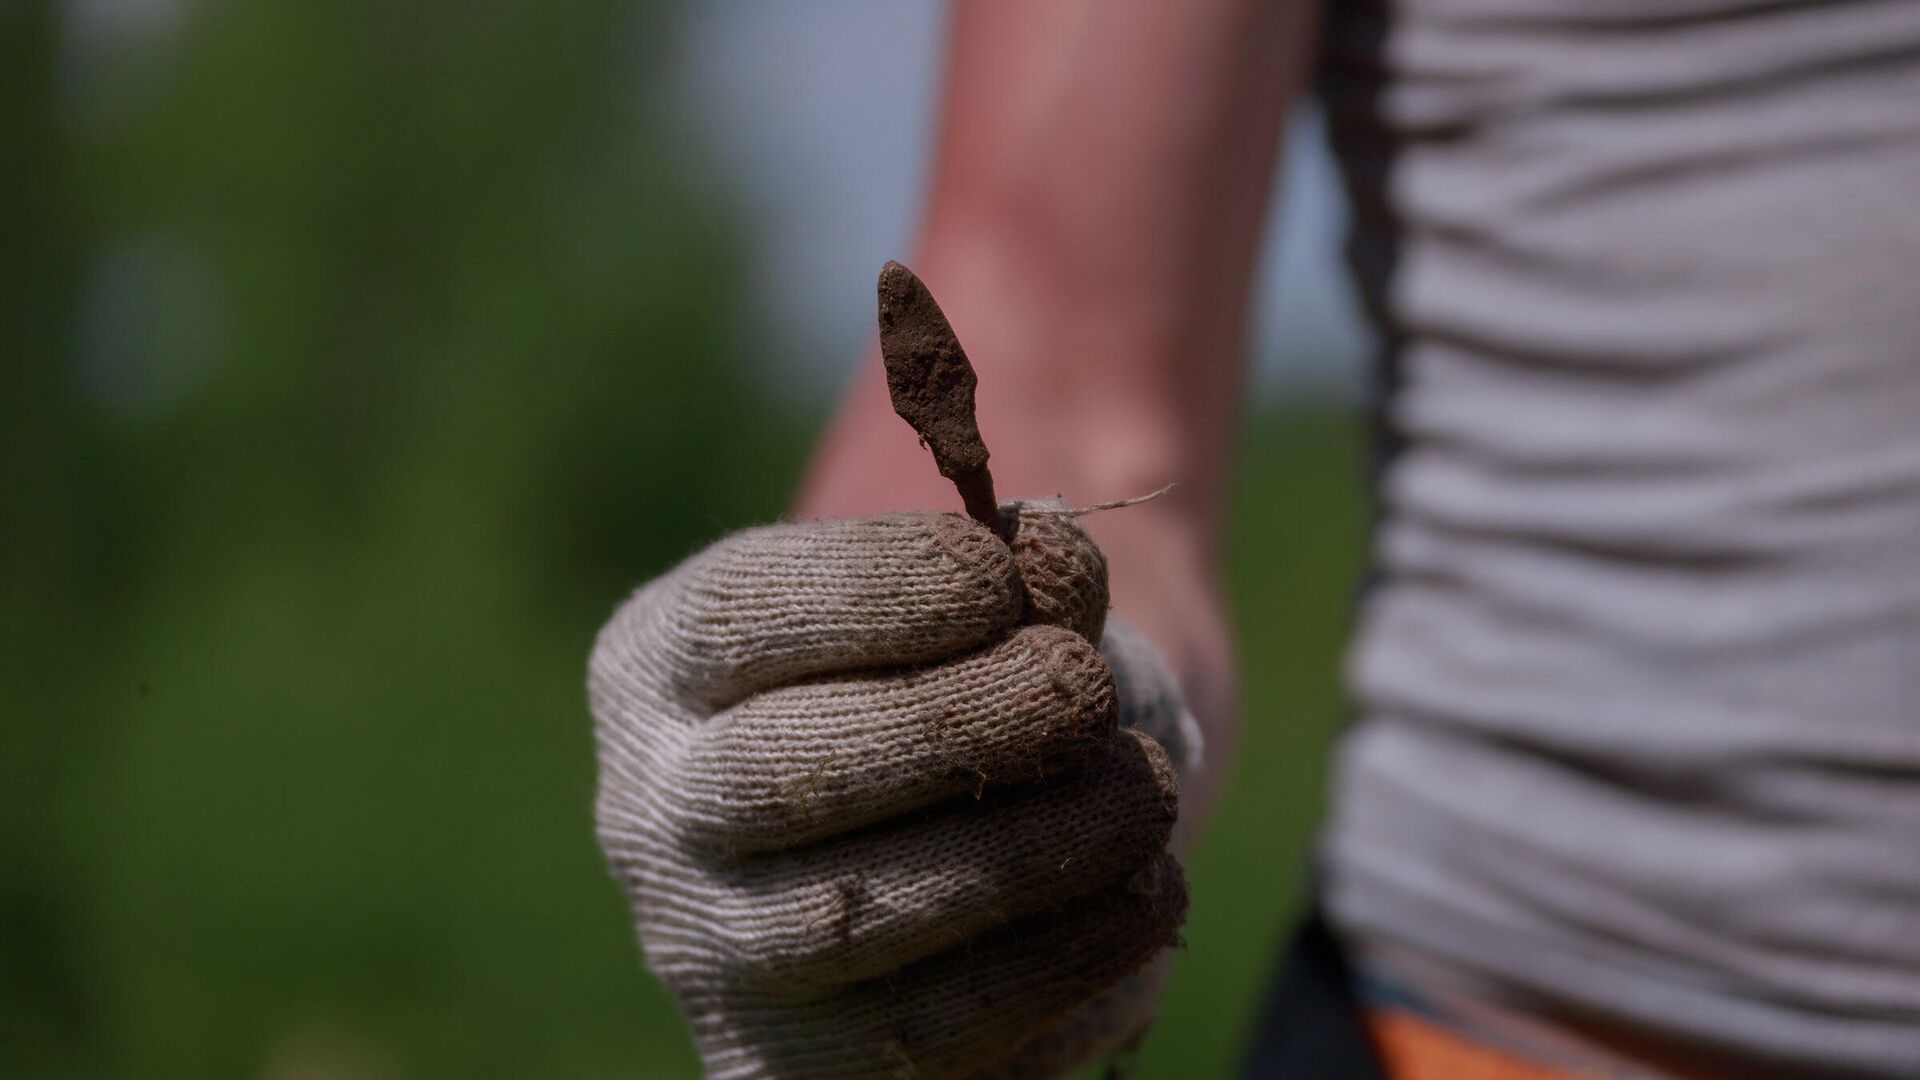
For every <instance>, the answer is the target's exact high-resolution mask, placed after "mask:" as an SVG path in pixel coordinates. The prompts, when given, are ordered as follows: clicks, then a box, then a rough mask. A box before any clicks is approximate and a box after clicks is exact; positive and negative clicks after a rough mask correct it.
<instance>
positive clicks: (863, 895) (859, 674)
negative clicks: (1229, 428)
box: [589, 513, 1197, 1078]
mask: <svg viewBox="0 0 1920 1080" xmlns="http://www.w3.org/2000/svg"><path fill="white" fill-rule="evenodd" d="M1105 616H1106V566H1105V561H1104V559H1103V558H1102V557H1101V555H1100V553H1099V551H1098V549H1096V548H1095V547H1094V546H1093V544H1092V542H1091V541H1090V540H1088V539H1087V537H1086V535H1085V534H1084V533H1082V532H1081V531H1080V530H1079V529H1078V528H1077V527H1076V526H1074V525H1072V524H1071V523H1069V522H1068V521H1067V520H1065V519H1062V518H1044V517H1030V518H1026V519H1024V520H1022V522H1021V524H1020V527H1019V530H1018V532H1017V533H1016V535H1015V538H1014V541H1013V543H1012V545H1011V547H1010V546H1009V545H1008V544H1007V543H1004V542H1002V541H1001V539H1000V538H999V537H997V536H995V535H994V534H993V533H992V532H990V531H989V530H987V529H985V528H983V527H981V526H979V525H977V524H975V523H973V522H971V521H969V520H967V519H965V518H960V517H957V516H954V515H949V514H932V513H912V514H895V515H888V516H883V517H876V518H864V519H852V520H838V521H825V522H817V523H808V524H790V525H775V526H769V527H765V528H759V529H751V530H748V531H746V532H742V533H738V534H735V535H733V536H731V537H728V538H726V539H724V540H722V541H721V542H719V543H718V544H715V545H714V546H713V547H711V548H709V549H707V550H706V551H704V552H702V553H700V554H698V555H696V556H694V557H693V558H691V559H689V560H687V561H686V562H684V563H682V564H681V565H680V566H678V567H676V568H675V569H674V570H673V571H671V572H669V573H668V574H667V575H665V576H664V577H662V578H660V579H658V580H656V581H654V582H652V583H650V584H648V585H646V586H645V587H643V588H642V589H641V590H640V591H639V592H637V593H636V594H635V595H634V596H633V597H632V598H631V599H630V600H628V601H627V603H626V604H625V605H624V606H623V607H622V608H621V609H620V610H619V611H618V612H617V613H616V614H615V616H614V618H613V620H612V621H611V622H609V623H608V624H607V626H606V627H605V628H604V629H603V630H602V631H601V634H600V639H599V642H598V644H597V646H596V648H595V650H594V654H593V659H592V664H591V671H590V676H589V689H590V696H591V700H592V705H593V711H594V715H595V718H596V721H597V724H596V732H597V737H598V743H599V754H600V788H599V798H598V804H597V820H598V830H599V835H600V842H601V845H602V846H603V848H604V849H605V851H606V854H607V858H608V861H609V863H610V864H611V866H612V868H613V870H614V873H615V875H616V876H617V877H618V878H619V880H620V881H621V883H622V884H623V885H624V886H625V888H626V890H627V893H628V895H629V897H630V899H631V901H632V905H633V911H634V917H635V921H636V923H637V925H638V929H639V934H640V939H641V942H642V945H643V946H644V950H645V953H646V957H647V963H648V966H649V967H651V968H652V969H653V971H654V972H655V974H656V975H658V976H659V978H660V979H661V981H662V982H663V983H665V984H666V985H667V987H668V988H669V989H670V990H671V991H672V992H673V993H674V995H675V997H676V998H677V999H678V1000H679V1002H680V1005H681V1008H682V1009H683V1011H684V1012H685V1013H686V1016H687V1019H688V1022H689V1024H690V1025H691V1026H692V1029H693V1034H694V1039H695V1042H696V1044H697V1045H698V1047H699V1050H700V1053H701V1055H702V1057H703V1058H704V1060H705V1062H706V1066H707V1070H708V1073H709V1075H710V1076H713V1077H716V1078H728V1077H762V1076H781V1077H898V1076H907V1077H928V1078H931V1077H949V1076H967V1075H971V1074H975V1073H979V1072H981V1071H982V1070H985V1069H988V1068H989V1067H993V1068H996V1069H998V1070H1000V1071H1001V1072H1002V1073H1003V1074H1016V1075H1048V1074H1050V1073H1057V1072H1058V1071H1060V1070H1063V1069H1065V1068H1068V1067H1070V1066H1071V1065H1073V1064H1075V1063H1077V1062H1079V1061H1081V1060H1084V1059H1085V1058H1086V1057H1087V1056H1088V1055H1091V1054H1094V1053H1097V1052H1100V1051H1102V1050H1104V1049H1107V1048H1109V1047H1110V1046H1112V1045H1115V1044H1116V1043H1117V1042H1124V1041H1126V1040H1127V1039H1128V1038H1131V1037H1133V1036H1134V1035H1135V1034H1137V1029H1138V1028H1139V1027H1140V1025H1141V1024H1142V1023H1143V1022H1144V1017H1145V1013H1144V1011H1143V1009H1142V1008H1140V1007H1137V1005H1127V1006H1126V1007H1124V1008H1123V1007H1121V1006H1120V1005H1116V1004H1115V1002H1116V1000H1119V998H1120V997H1125V999H1126V1001H1129V1002H1135V1001H1145V1000H1147V999H1149V998H1150V993H1149V994H1146V995H1144V996H1143V994H1142V992H1140V991H1139V989H1138V987H1136V988H1135V991H1134V993H1133V994H1132V995H1131V996H1126V995H1118V996H1116V995H1112V994H1107V993H1106V992H1108V991H1110V990H1111V989H1112V988H1114V987H1115V986H1116V985H1117V984H1120V983H1122V981H1123V980H1127V979H1128V978H1129V976H1132V975H1134V974H1135V973H1136V972H1138V971H1140V969H1141V968H1142V966H1143V965H1145V964H1146V963H1147V962H1148V961H1149V960H1150V959H1152V958H1153V957H1154V955H1155V954H1156V953H1158V952H1160V951H1161V950H1162V949H1163V948H1164V947H1165V946H1167V945H1168V944H1169V943H1170V942H1172V941H1173V939H1174V936H1175V934H1176V933H1177V931H1178V929H1179V926H1180V923H1181V921H1182V920H1183V919H1184V917H1185V913H1186V890H1185V886H1184V884H1183V883H1182V880H1181V877H1180V872H1179V868H1178V866H1177V865H1176V864H1175V863H1174V862H1173V860H1172V858H1171V857H1170V856H1168V855H1167V854H1166V850H1165V848H1166V842H1167V837H1168V834H1169V832H1170V831H1171V828H1172V825H1173V819H1174V814H1175V810H1176V801H1177V796H1176V787H1175V780H1174V769H1173V765H1172V763H1171V762H1170V760H1169V758H1168V755H1167V753H1166V752H1165V751H1164V750H1162V748H1161V747H1160V745H1159V744H1158V743H1157V742H1155V741H1154V740H1153V739H1151V738H1148V737H1145V736H1143V735H1140V734H1138V733H1136V732H1132V731H1122V730H1120V729H1119V727H1118V723H1117V721H1118V719H1119V717H1120V716H1121V714H1123V713H1128V712H1131V713H1133V714H1136V716H1137V717H1138V718H1141V719H1143V720H1145V721H1146V722H1148V723H1149V724H1151V725H1154V726H1156V727H1157V728H1158V729H1159V730H1161V731H1163V732H1164V733H1166V734H1167V735H1168V737H1169V738H1170V740H1172V741H1174V742H1176V743H1181V745H1180V746H1179V748H1178V752H1179V753H1180V754H1181V755H1191V754H1193V753H1197V744H1196V743H1193V742H1191V741H1190V740H1185V741H1183V739H1182V738H1176V737H1175V733H1178V732H1180V731H1181V730H1182V729H1181V725H1180V724H1179V723H1178V716H1179V715H1180V713H1181V712H1182V710H1181V708H1180V706H1179V704H1178V694H1177V690H1175V689H1174V688H1173V683H1172V681H1171V680H1170V679H1169V678H1167V677H1166V676H1165V674H1164V670H1163V669H1160V668H1159V667H1158V666H1157V664H1155V663H1153V662H1152V656H1151V650H1150V649H1147V647H1146V646H1145V644H1144V643H1143V642H1140V641H1139V639H1138V638H1137V637H1136V638H1133V639H1131V644H1128V643H1126V642H1125V641H1124V640H1123V642H1122V644H1121V646H1120V648H1119V649H1118V650H1117V651H1116V653H1115V655H1116V656H1117V657H1120V658H1122V662H1121V671H1120V677H1121V679H1122V680H1123V682H1124V684H1125V689H1127V690H1128V691H1129V693H1127V694H1126V700H1124V701H1123V700H1121V695H1120V694H1119V693H1117V691H1116V686H1115V683H1116V678H1115V675H1114V674H1113V673H1110V672H1109V670H1108V666H1107V664H1106V663H1105V662H1103V660H1102V659H1101V656H1100V654H1099V652H1098V651H1096V649H1095V648H1094V646H1093V644H1092V641H1094V640H1098V639H1099V637H1100V634H1101V630H1102V627H1103V624H1104V622H1105ZM1120 636H1121V637H1122V638H1124V635H1120ZM1110 647H1112V643H1110ZM1187 730H1189V731H1190V722H1189V724H1188V727H1187Z"/></svg>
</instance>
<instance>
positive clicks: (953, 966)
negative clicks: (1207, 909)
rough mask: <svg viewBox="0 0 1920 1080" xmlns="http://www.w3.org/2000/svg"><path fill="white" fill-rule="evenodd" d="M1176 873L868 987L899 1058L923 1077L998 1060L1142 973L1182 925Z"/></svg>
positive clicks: (1152, 870) (1141, 880) (1165, 869)
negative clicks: (882, 1011)
mask: <svg viewBox="0 0 1920 1080" xmlns="http://www.w3.org/2000/svg"><path fill="white" fill-rule="evenodd" d="M1186 911H1187V889H1186V883H1185V882H1184V881H1183V880H1182V878H1181V874H1180V867H1179V864H1178V863H1176V862H1174V860H1173V857H1172V856H1170V855H1166V854H1161V855H1159V856H1157V857H1155V858H1154V859H1153V860H1151V861H1150V862H1148V863H1147V864H1146V865H1145V866H1144V867H1142V868H1141V869H1140V870H1139V871H1138V872H1136V873H1135V874H1134V875H1133V876H1132V877H1131V878H1130V879H1129V880H1128V881H1126V882H1125V883H1123V884H1121V885H1119V886H1116V887H1113V888H1109V889H1107V890H1103V891H1102V892H1100V893H1097V894H1095V895H1093V896H1089V897H1086V898H1084V899H1082V900H1077V901H1075V902H1073V903H1072V904H1071V905H1068V906H1066V907H1064V908H1063V909H1062V910H1060V911H1058V912H1053V913H1049V914H1047V915H1043V916H1038V917H1036V918H1033V919H1030V920H1025V921H1023V922H1020V923H1016V924H1014V925H1012V926H1009V927H1007V928H1006V929H1005V930H1003V931H1000V932H997V933H995V934H992V935H989V936H988V937H985V938H982V939H980V940H978V941H976V942H974V943H972V944H971V945H968V946H963V947H961V948H957V949H953V950H951V951H949V952H947V953H943V954H941V955H939V956H936V957H931V958H929V959H927V960H923V961H921V962H919V963H917V964H914V965H912V966H910V967H907V968H905V969H902V970H901V971H900V972H899V973H898V974H896V975H894V976H892V977H890V978H887V979H884V980H880V981H878V982H876V983H870V984H867V986H866V987H864V988H863V989H864V991H865V992H866V993H867V994H868V995H870V996H872V997H878V998H880V999H881V1001H882V1002H883V1003H884V1004H883V1005H882V1006H881V1007H882V1008H884V1009H885V1010H886V1012H887V1015H888V1020H889V1023H890V1027H891V1030H892V1031H893V1033H894V1039H895V1043H896V1048H897V1051H898V1055H899V1056H901V1057H903V1058H905V1059H906V1060H908V1061H911V1062H912V1063H913V1065H914V1066H915V1068H916V1069H917V1070H918V1071H916V1072H915V1073H914V1075H916V1076H920V1077H954V1076H965V1075H967V1074H969V1073H971V1072H973V1071H975V1070H978V1069H980V1068H982V1067H985V1066H989V1065H992V1064H994V1063H996V1062H999V1061H1002V1060H1004V1059H1006V1058H1008V1057H1010V1056H1012V1055H1013V1054H1015V1053H1017V1052H1018V1050H1019V1048H1020V1047H1021V1046H1022V1045H1023V1044H1024V1043H1025V1042H1027V1041H1028V1040H1029V1039H1032V1038H1033V1037H1035V1036H1036V1035H1038V1034H1039V1033H1040V1032H1042V1031H1044V1030H1046V1029H1047V1028H1049V1027H1051V1026H1052V1025H1053V1024H1054V1023H1055V1022H1057V1021H1058V1020H1060V1019H1061V1018H1062V1017H1064V1016H1065V1015H1067V1014H1068V1013H1069V1012H1071V1011H1073V1010H1074V1009H1076V1008H1077V1007H1079V1006H1080V1005H1082V1004H1083V1003H1085V1002H1087V1001H1090V1000H1092V999H1093V998H1095V997H1097V996H1098V995H1100V994H1101V993H1103V992H1105V991H1106V990H1108V989H1109V988H1111V987H1113V986H1115V985H1117V984H1119V983H1120V982H1121V980H1123V979H1125V978H1127V977H1128V976H1129V975H1132V974H1133V973H1134V972H1136V971H1138V970H1140V968H1141V967H1143V966H1144V965H1145V964H1146V963H1147V962H1148V961H1149V960H1151V959H1152V958H1153V957H1154V955H1155V954H1157V953H1158V952H1159V951H1160V950H1161V949H1163V948H1165V947H1166V946H1168V945H1170V944H1172V943H1173V942H1174V940H1175V938H1176V937H1177V936H1178V933H1179V929H1180V925H1181V923H1183V922H1184V921H1185V920H1186Z"/></svg>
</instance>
